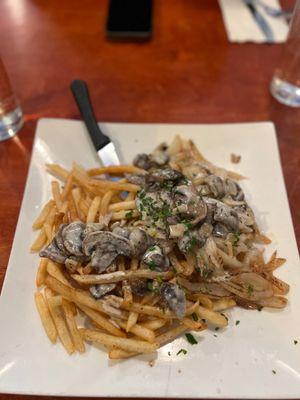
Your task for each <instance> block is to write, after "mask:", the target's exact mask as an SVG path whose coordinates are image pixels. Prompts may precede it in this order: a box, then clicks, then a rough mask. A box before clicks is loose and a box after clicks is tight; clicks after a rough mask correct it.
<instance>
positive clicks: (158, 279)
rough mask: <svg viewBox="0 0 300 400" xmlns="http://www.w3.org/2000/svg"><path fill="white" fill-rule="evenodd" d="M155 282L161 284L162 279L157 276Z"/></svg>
mask: <svg viewBox="0 0 300 400" xmlns="http://www.w3.org/2000/svg"><path fill="white" fill-rule="evenodd" d="M156 281H157V282H158V283H160V284H161V283H163V280H162V277H161V276H158V277H157V278H156Z"/></svg>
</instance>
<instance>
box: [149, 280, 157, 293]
mask: <svg viewBox="0 0 300 400" xmlns="http://www.w3.org/2000/svg"><path fill="white" fill-rule="evenodd" d="M147 289H148V290H150V292H157V291H158V289H157V288H155V287H153V283H152V282H147Z"/></svg>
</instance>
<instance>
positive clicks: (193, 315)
mask: <svg viewBox="0 0 300 400" xmlns="http://www.w3.org/2000/svg"><path fill="white" fill-rule="evenodd" d="M192 318H193V320H194V321H198V315H197V314H196V313H193V314H192Z"/></svg>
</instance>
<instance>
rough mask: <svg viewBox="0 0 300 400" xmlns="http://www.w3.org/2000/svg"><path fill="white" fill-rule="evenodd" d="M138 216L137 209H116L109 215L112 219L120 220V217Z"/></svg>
mask: <svg viewBox="0 0 300 400" xmlns="http://www.w3.org/2000/svg"><path fill="white" fill-rule="evenodd" d="M138 216H139V212H138V211H137V210H130V211H118V212H114V213H113V214H112V216H111V220H112V221H120V220H121V219H130V218H136V217H138Z"/></svg>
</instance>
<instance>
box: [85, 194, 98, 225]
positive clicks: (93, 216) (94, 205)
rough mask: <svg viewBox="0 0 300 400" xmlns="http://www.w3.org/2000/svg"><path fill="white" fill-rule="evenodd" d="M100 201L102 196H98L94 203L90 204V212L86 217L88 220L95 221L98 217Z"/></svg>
mask: <svg viewBox="0 0 300 400" xmlns="http://www.w3.org/2000/svg"><path fill="white" fill-rule="evenodd" d="M100 203H101V197H100V196H96V197H95V198H94V200H93V201H92V204H91V205H90V208H89V210H88V214H87V217H86V222H87V223H88V222H94V221H95V219H96V215H97V213H98V211H99V207H100Z"/></svg>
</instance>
